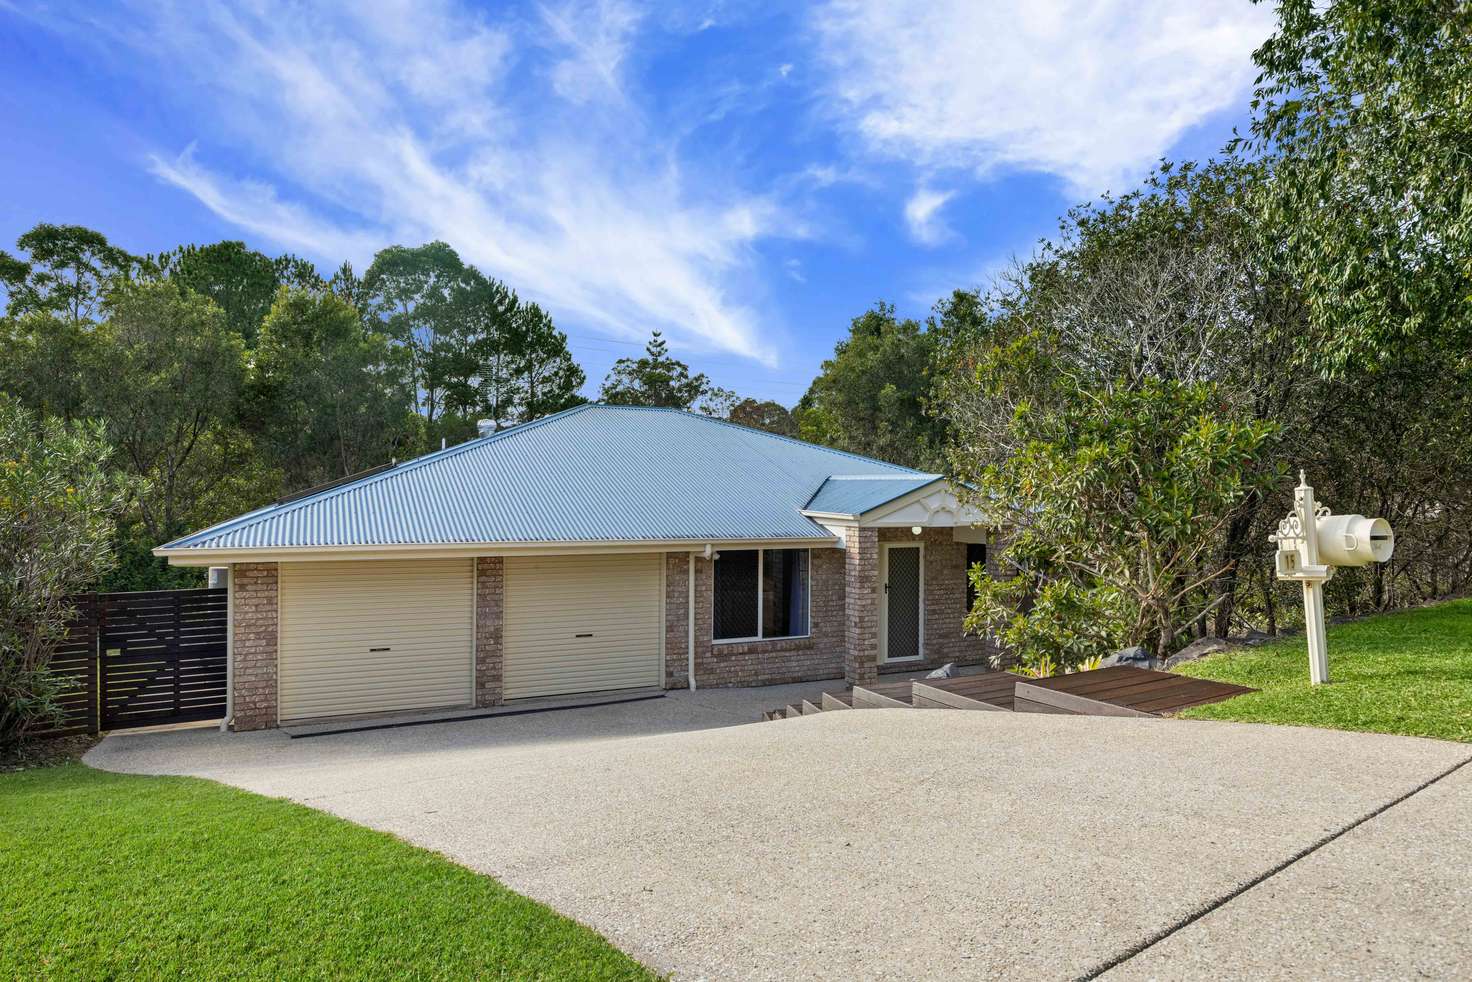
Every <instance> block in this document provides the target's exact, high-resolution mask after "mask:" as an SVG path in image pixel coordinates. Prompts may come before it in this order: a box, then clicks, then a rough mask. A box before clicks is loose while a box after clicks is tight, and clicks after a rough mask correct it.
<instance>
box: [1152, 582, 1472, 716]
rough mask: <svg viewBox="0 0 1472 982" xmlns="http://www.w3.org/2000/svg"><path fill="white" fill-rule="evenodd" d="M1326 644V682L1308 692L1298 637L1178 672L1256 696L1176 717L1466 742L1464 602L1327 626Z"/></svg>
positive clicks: (1470, 675)
mask: <svg viewBox="0 0 1472 982" xmlns="http://www.w3.org/2000/svg"><path fill="white" fill-rule="evenodd" d="M1328 643H1329V679H1330V684H1328V685H1321V686H1317V687H1315V686H1311V685H1309V682H1308V651H1307V648H1306V647H1305V644H1304V640H1303V638H1302V637H1297V638H1293V639H1285V640H1282V641H1276V642H1273V643H1272V644H1267V645H1263V646H1262V647H1260V648H1240V649H1234V650H1232V651H1228V652H1223V653H1221V654H1218V655H1211V656H1209V657H1207V658H1203V659H1202V660H1200V661H1196V662H1189V663H1187V664H1184V665H1180V666H1178V667H1177V668H1175V669H1173V671H1177V672H1180V673H1182V674H1183V675H1196V676H1200V677H1201V678H1210V679H1219V680H1221V681H1223V682H1236V683H1238V684H1240V685H1250V686H1253V687H1254V688H1258V689H1261V690H1262V691H1261V692H1254V693H1251V694H1249V695H1245V696H1239V697H1238V698H1236V699H1229V700H1227V701H1226V702H1220V703H1214V704H1212V705H1209V706H1198V707H1197V708H1195V709H1190V710H1187V711H1186V712H1185V713H1183V714H1182V715H1184V716H1189V717H1192V718H1195V719H1235V720H1246V721H1249V722H1254V723H1290V724H1301V725H1304V726H1322V727H1327V728H1329V729H1336V730H1365V731H1370V732H1374V733H1402V734H1407V735H1410V736H1424V737H1439V738H1440V739H1443V740H1461V741H1464V742H1472V600H1455V601H1451V602H1449V603H1444V604H1438V605H1436V606H1434V607H1422V608H1418V609H1415V610H1406V611H1399V612H1397V613H1393V614H1382V615H1379V616H1376V617H1368V618H1365V619H1364V620H1360V621H1354V622H1351V623H1347V624H1337V625H1332V626H1330V628H1329V632H1328Z"/></svg>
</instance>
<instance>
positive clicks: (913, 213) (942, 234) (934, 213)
mask: <svg viewBox="0 0 1472 982" xmlns="http://www.w3.org/2000/svg"><path fill="white" fill-rule="evenodd" d="M954 196H955V192H954V191H936V190H934V189H932V188H926V187H921V188H916V189H915V193H914V194H912V195H910V200H909V201H906V202H905V224H906V225H908V226H909V228H910V237H911V238H912V239H914V240H915V241H916V242H918V243H920V244H921V245H927V246H937V245H940V244H941V243H942V242H945V241H947V240H948V239H951V238H954V237H955V234H956V233H955V232H954V231H952V230H951V228H950V226H948V225H946V223H945V222H944V221H943V220H942V219H941V216H940V210H941V209H942V208H944V207H945V204H946V202H947V201H950V200H951V198H953V197H954Z"/></svg>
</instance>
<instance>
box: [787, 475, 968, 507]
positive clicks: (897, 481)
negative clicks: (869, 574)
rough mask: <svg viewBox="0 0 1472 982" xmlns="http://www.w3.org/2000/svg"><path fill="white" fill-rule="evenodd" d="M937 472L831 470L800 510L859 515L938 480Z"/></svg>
mask: <svg viewBox="0 0 1472 982" xmlns="http://www.w3.org/2000/svg"><path fill="white" fill-rule="evenodd" d="M940 479H941V478H940V475H939V474H916V473H915V472H913V471H912V472H910V473H908V474H883V475H878V476H876V475H873V474H834V475H833V476H832V477H830V478H828V480H826V481H824V482H823V486H822V487H820V488H818V492H817V494H814V495H813V497H812V500H811V501H809V502H808V503H807V505H806V506H805V507H804V508H803V511H811V512H819V513H821V514H825V515H862V514H863V513H864V512H866V511H869V510H870V509H873V508H878V507H879V506H880V505H882V504H885V503H887V502H890V501H893V500H894V499H896V498H898V497H901V496H902V495H907V494H909V493H910V492H911V491H915V490H918V489H919V488H923V487H925V486H926V485H927V484H934V483H935V482H936V481H939V480H940Z"/></svg>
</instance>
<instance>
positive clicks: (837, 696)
mask: <svg viewBox="0 0 1472 982" xmlns="http://www.w3.org/2000/svg"><path fill="white" fill-rule="evenodd" d="M823 708H824V709H826V710H828V711H829V712H832V711H833V710H835V709H853V708H854V697H853V693H851V692H825V693H823Z"/></svg>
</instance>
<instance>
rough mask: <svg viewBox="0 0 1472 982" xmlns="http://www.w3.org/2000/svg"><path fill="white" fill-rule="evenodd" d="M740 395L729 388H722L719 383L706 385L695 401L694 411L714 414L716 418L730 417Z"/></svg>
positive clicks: (706, 414) (705, 414)
mask: <svg viewBox="0 0 1472 982" xmlns="http://www.w3.org/2000/svg"><path fill="white" fill-rule="evenodd" d="M740 401H741V397H740V396H738V395H737V394H736V393H734V392H732V391H731V390H730V389H723V388H721V387H720V386H719V385H709V386H706V389H705V391H704V392H702V393H701V394H700V399H699V400H698V401H697V402H696V403H695V411H696V412H698V413H700V414H701V415H702V416H714V417H715V418H716V419H730V418H731V411H732V410H733V409H735V408H736V404H737V403H739V402H740Z"/></svg>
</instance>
